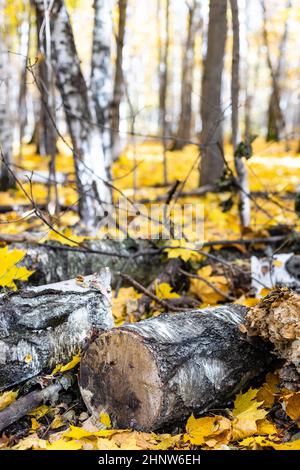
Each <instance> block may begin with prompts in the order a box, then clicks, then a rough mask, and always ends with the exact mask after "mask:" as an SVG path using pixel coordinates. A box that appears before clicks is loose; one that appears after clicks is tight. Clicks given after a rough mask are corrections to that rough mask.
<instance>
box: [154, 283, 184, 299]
mask: <svg viewBox="0 0 300 470" xmlns="http://www.w3.org/2000/svg"><path fill="white" fill-rule="evenodd" d="M172 291H173V289H172V287H171V286H170V284H167V283H162V284H156V285H155V294H156V296H157V297H158V298H159V299H178V298H179V297H180V295H179V294H176V292H172Z"/></svg>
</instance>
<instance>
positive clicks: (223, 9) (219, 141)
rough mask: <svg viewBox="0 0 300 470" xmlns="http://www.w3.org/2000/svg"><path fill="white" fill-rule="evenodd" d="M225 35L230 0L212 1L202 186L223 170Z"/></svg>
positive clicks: (213, 181)
mask: <svg viewBox="0 0 300 470" xmlns="http://www.w3.org/2000/svg"><path fill="white" fill-rule="evenodd" d="M226 36H227V0H210V11H209V26H208V39H207V53H206V59H205V64H204V75H203V84H202V97H201V119H202V133H201V145H202V152H201V155H202V158H201V168H200V185H201V186H204V185H207V184H216V183H217V182H218V180H219V179H220V178H221V176H222V174H223V169H224V159H223V152H222V148H223V131H222V120H223V116H222V105H221V95H222V77H223V68H224V54H225V45H226Z"/></svg>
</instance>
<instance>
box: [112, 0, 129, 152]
mask: <svg viewBox="0 0 300 470" xmlns="http://www.w3.org/2000/svg"><path fill="white" fill-rule="evenodd" d="M127 4H128V0H118V5H119V24H118V36H117V57H116V70H115V78H114V90H113V102H112V107H111V114H112V117H111V126H112V130H111V138H112V149H113V158H114V160H116V159H117V158H118V156H119V153H120V135H119V130H120V106H121V102H122V98H123V94H124V76H123V58H124V57H123V56H124V41H125V33H126V19H127Z"/></svg>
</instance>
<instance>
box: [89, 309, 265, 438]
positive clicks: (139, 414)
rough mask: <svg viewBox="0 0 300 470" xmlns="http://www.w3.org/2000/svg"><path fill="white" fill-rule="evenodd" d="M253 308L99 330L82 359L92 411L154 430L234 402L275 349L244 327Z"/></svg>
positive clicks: (260, 373) (165, 317) (186, 314)
mask: <svg viewBox="0 0 300 470" xmlns="http://www.w3.org/2000/svg"><path fill="white" fill-rule="evenodd" d="M247 310H248V309H247V308H245V307H241V306H239V305H228V306H223V307H218V308H214V309H205V310H198V311H189V312H183V313H178V314H164V315H161V316H159V317H157V318H152V319H150V320H145V321H142V322H140V323H137V324H126V325H124V326H122V327H120V328H115V329H112V330H110V331H109V332H107V333H104V334H103V335H100V337H99V338H98V339H96V340H95V341H94V342H93V343H92V344H91V345H90V346H89V349H88V350H87V352H86V353H85V355H84V357H83V358H82V360H81V369H80V388H81V393H82V396H83V399H84V401H85V403H86V405H87V407H88V409H89V410H90V411H91V413H92V414H93V415H94V416H96V417H99V413H100V412H102V411H106V412H107V413H108V414H109V415H110V417H111V419H112V422H113V425H114V426H116V427H117V428H125V429H127V428H135V429H138V430H145V431H151V430H155V429H159V428H162V427H165V426H166V425H170V424H180V423H183V422H184V421H185V420H186V418H187V417H189V416H190V415H191V414H192V413H205V412H208V411H209V410H212V409H215V408H220V407H224V408H226V406H227V405H228V403H229V402H230V400H231V399H232V398H233V397H234V396H235V394H237V393H238V392H239V391H240V390H242V389H243V388H244V387H246V386H248V385H249V383H250V382H251V381H252V380H253V379H257V378H258V377H263V376H264V374H265V372H266V371H267V370H268V366H269V365H270V362H271V360H272V359H271V355H270V354H269V352H268V349H267V347H266V346H265V344H264V343H263V342H262V341H254V342H253V341H250V340H249V339H248V338H247V336H246V335H244V334H242V333H241V331H240V329H239V327H240V325H241V324H243V323H244V318H245V315H246V313H247Z"/></svg>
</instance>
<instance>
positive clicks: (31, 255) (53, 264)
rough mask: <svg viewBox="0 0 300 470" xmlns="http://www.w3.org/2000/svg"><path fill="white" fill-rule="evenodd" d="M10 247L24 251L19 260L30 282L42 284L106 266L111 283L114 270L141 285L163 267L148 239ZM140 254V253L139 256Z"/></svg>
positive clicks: (146, 282) (159, 257)
mask: <svg viewBox="0 0 300 470" xmlns="http://www.w3.org/2000/svg"><path fill="white" fill-rule="evenodd" d="M11 248H18V249H20V248H21V249H23V250H25V251H26V256H25V257H24V260H23V261H22V262H21V263H20V265H22V266H26V267H27V269H29V270H31V271H33V270H34V271H35V272H34V274H33V275H32V276H31V277H30V278H29V281H28V282H29V283H30V284H31V285H44V284H50V283H54V282H61V281H65V280H67V279H72V278H75V277H76V276H78V275H82V276H86V275H89V274H91V273H97V272H99V271H100V269H101V268H104V267H109V268H110V270H111V272H112V278H113V279H112V282H113V285H114V284H115V278H114V272H119V271H120V272H124V273H125V274H128V275H130V276H133V277H134V279H136V280H137V281H139V282H141V283H142V284H143V285H148V284H150V283H151V282H152V281H153V279H155V277H156V276H157V275H158V274H159V273H160V272H161V271H163V269H164V265H163V264H162V263H161V255H160V254H159V253H156V254H155V249H154V248H153V245H152V244H151V243H149V242H148V241H134V240H129V239H128V240H124V241H123V242H116V241H113V240H98V241H85V242H84V246H82V247H81V246H77V247H76V246H75V247H70V246H65V245H61V244H60V243H53V242H51V243H47V244H31V243H30V244H25V243H22V244H20V245H19V244H15V245H11ZM139 253H140V255H139Z"/></svg>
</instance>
